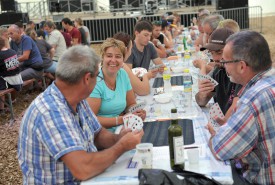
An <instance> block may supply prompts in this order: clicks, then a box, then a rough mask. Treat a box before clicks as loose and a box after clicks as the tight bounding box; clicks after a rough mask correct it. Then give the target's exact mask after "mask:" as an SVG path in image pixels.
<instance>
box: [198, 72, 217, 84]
mask: <svg viewBox="0 0 275 185" xmlns="http://www.w3.org/2000/svg"><path fill="white" fill-rule="evenodd" d="M198 78H199V80H205V79H206V80H210V82H212V83H213V85H214V86H217V85H219V83H218V82H217V81H216V80H214V79H213V78H211V77H210V76H208V75H202V74H198Z"/></svg>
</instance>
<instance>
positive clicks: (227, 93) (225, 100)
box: [195, 28, 241, 117]
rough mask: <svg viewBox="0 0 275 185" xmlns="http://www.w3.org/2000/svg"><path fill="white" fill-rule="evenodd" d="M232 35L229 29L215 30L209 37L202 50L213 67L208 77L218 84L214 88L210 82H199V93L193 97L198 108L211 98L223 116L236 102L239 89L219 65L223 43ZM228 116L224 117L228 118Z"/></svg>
mask: <svg viewBox="0 0 275 185" xmlns="http://www.w3.org/2000/svg"><path fill="white" fill-rule="evenodd" d="M232 34H233V31H231V30H229V29H226V28H221V29H217V30H215V31H214V32H213V34H212V35H211V37H210V39H209V43H208V44H206V45H205V47H204V48H203V49H208V50H209V51H210V52H211V54H212V57H213V60H214V62H215V67H214V70H213V71H212V72H211V74H210V76H211V77H212V78H213V79H214V80H216V81H217V82H218V83H219V84H218V85H217V86H216V87H215V86H214V84H213V83H212V82H211V81H210V80H207V79H203V80H200V82H199V92H198V93H197V94H196V96H195V97H196V101H197V103H198V104H199V105H200V106H205V105H206V104H207V103H208V102H209V100H210V99H211V98H212V97H213V98H214V101H215V102H217V103H218V104H219V105H220V107H221V110H222V111H223V113H224V114H226V112H227V111H228V109H229V108H230V107H231V105H232V104H233V102H235V101H236V100H237V99H236V98H235V97H236V96H237V93H238V92H239V90H240V88H241V86H240V85H237V84H235V83H232V82H230V79H229V78H228V76H227V74H226V71H225V69H224V67H223V66H222V65H221V63H220V61H221V59H222V54H223V48H224V46H225V41H226V39H227V38H228V37H229V36H230V35H232ZM204 68H205V67H204ZM232 108H233V107H232ZM230 110H231V109H230ZM230 112H231V111H228V114H230ZM228 114H227V115H226V117H228Z"/></svg>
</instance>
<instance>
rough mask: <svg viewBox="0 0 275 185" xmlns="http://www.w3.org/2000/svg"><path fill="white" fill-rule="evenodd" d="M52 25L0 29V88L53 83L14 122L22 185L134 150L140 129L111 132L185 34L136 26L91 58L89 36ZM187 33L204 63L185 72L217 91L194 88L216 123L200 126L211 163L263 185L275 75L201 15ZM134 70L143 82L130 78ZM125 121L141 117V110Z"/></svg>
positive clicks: (251, 40) (259, 43)
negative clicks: (215, 108) (226, 163)
mask: <svg viewBox="0 0 275 185" xmlns="http://www.w3.org/2000/svg"><path fill="white" fill-rule="evenodd" d="M61 24H62V27H63V28H64V29H65V30H66V31H65V32H63V31H60V29H59V28H58V26H56V25H55V24H54V23H53V22H51V21H46V22H44V23H43V25H42V26H41V29H40V30H36V31H35V30H34V28H32V26H31V24H30V25H29V27H28V28H27V29H26V30H25V31H24V32H23V30H22V28H20V26H18V25H17V24H14V25H11V26H10V27H9V28H8V30H5V29H2V28H1V29H2V30H0V34H1V38H0V48H1V53H0V56H1V60H0V62H1V63H0V69H1V71H0V74H1V77H2V78H0V89H5V88H9V87H14V88H16V87H19V88H18V89H19V90H20V83H21V84H22V81H24V80H27V79H32V78H36V79H40V78H41V77H42V75H43V73H45V72H46V73H50V74H51V75H55V77H54V76H52V79H54V78H55V80H54V82H53V83H52V84H51V85H50V86H49V87H48V88H47V89H46V90H45V91H44V92H43V93H41V94H40V95H39V96H38V97H37V98H36V99H35V100H34V101H33V102H32V103H31V105H30V106H29V108H28V109H27V111H26V113H25V115H24V117H23V119H22V123H21V127H20V131H19V141H18V160H19V164H20V167H21V169H22V172H23V183H24V184H43V183H45V184H58V183H61V184H64V183H65V184H66V183H78V182H79V181H82V180H86V179H89V178H91V177H94V176H96V175H98V174H99V173H102V172H103V171H104V170H105V169H106V168H108V167H109V166H110V165H111V164H112V163H113V162H114V161H115V160H116V159H117V158H118V157H119V156H120V155H121V154H123V153H124V152H125V151H128V150H131V149H133V148H135V146H136V145H137V144H138V143H140V142H141V138H142V136H143V134H144V132H143V130H140V131H136V132H131V130H129V129H124V127H122V129H121V131H120V132H119V133H115V130H116V129H117V128H118V126H119V125H123V116H124V115H125V114H126V113H128V110H129V108H131V106H133V105H135V104H136V100H135V96H136V95H139V96H145V95H148V94H150V83H149V81H150V79H153V78H155V77H156V76H157V75H161V74H162V73H163V72H164V68H165V67H166V66H165V64H164V62H163V61H162V58H167V57H169V56H171V55H176V51H175V50H176V45H177V43H176V42H175V41H176V40H177V39H178V38H179V36H181V35H184V32H185V31H186V30H188V28H185V27H184V26H182V25H181V24H182V23H181V20H180V16H179V15H178V14H177V13H171V14H165V15H164V16H163V17H162V18H160V20H157V21H153V22H150V21H148V20H139V21H138V22H137V23H136V25H135V27H134V38H133V39H132V38H131V36H130V35H129V34H128V33H124V32H118V33H116V34H115V35H114V36H113V38H106V40H105V41H104V42H103V43H102V45H101V50H100V52H101V53H100V54H101V56H100V57H99V56H98V55H97V54H96V53H95V52H94V51H93V50H92V49H90V48H89V47H87V45H89V44H90V40H91V37H90V33H89V30H88V29H87V27H85V26H84V25H83V21H82V20H81V19H80V18H77V19H75V21H74V24H73V22H72V21H71V20H70V19H69V18H64V19H63V20H62V21H61ZM59 26H60V25H59ZM189 29H190V30H189V33H190V40H189V41H188V42H189V44H192V45H193V46H194V50H195V51H196V52H204V53H207V54H208V56H209V57H210V59H211V60H210V62H207V61H206V60H202V59H195V60H194V61H193V64H194V67H196V68H199V71H200V73H201V74H203V75H208V76H210V77H212V78H213V79H214V80H216V81H217V82H218V85H216V86H215V85H214V84H213V83H212V82H211V81H210V80H208V79H202V80H199V82H198V87H199V89H198V92H197V93H196V94H195V100H196V102H197V104H198V105H199V106H202V107H204V106H206V105H207V104H208V103H209V102H210V101H211V99H213V101H214V102H215V103H218V104H219V106H220V107H221V110H222V112H223V113H224V114H225V117H224V118H218V117H217V118H215V119H216V121H217V122H218V123H219V124H220V125H221V127H220V129H219V130H214V129H213V127H212V125H211V124H210V123H209V124H207V129H208V130H209V132H210V134H211V137H210V139H209V143H208V144H209V147H210V149H211V151H212V153H213V155H214V156H215V157H216V158H217V159H218V160H232V161H234V164H236V165H238V166H239V168H241V169H240V171H242V172H243V173H240V175H241V176H242V177H243V178H242V181H243V183H244V184H249V183H255V184H273V181H274V180H273V179H274V178H275V175H274V172H273V171H274V170H275V162H274V160H273V159H274V156H275V152H274V141H273V140H274V134H273V133H274V132H275V122H274V117H275V108H274V107H275V101H274V100H275V98H274V96H275V79H274V78H275V77H274V76H275V72H274V69H272V67H271V66H272V61H271V58H270V51H269V47H268V44H267V42H266V40H265V39H264V38H263V37H262V36H261V35H260V34H259V33H257V32H254V31H240V28H239V26H238V23H237V22H236V21H234V20H232V19H224V18H223V16H221V15H218V14H210V12H209V11H208V10H205V9H200V10H199V12H198V15H197V18H193V23H192V25H190V27H189ZM7 33H8V35H7ZM8 36H9V37H10V42H9V37H8ZM44 38H45V39H44ZM153 65H160V67H159V68H152V67H151V66H153ZM7 66H9V67H7ZM134 68H144V69H146V71H147V73H146V74H144V75H143V76H140V75H139V74H134V73H133V71H132V69H134ZM10 78H16V79H17V83H11V82H10V81H9V79H10ZM0 108H1V109H2V108H3V106H2V107H1V104H0ZM133 114H135V115H137V116H139V117H140V118H141V119H142V120H144V119H145V118H146V111H145V110H138V111H136V112H134V113H133ZM38 123H39V124H38ZM34 146H35V147H34ZM233 167H234V168H235V166H233Z"/></svg>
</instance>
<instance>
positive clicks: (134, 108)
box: [128, 102, 146, 113]
mask: <svg viewBox="0 0 275 185" xmlns="http://www.w3.org/2000/svg"><path fill="white" fill-rule="evenodd" d="M145 105H146V103H145V102H141V103H138V104H135V105H133V106H131V107H130V108H129V109H128V112H130V113H134V112H136V111H138V110H142V109H144V107H145Z"/></svg>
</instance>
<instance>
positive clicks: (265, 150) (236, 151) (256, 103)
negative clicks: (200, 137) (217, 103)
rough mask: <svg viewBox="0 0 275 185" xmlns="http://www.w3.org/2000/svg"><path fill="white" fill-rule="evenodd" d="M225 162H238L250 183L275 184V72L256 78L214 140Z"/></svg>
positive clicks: (246, 88) (215, 146)
mask: <svg viewBox="0 0 275 185" xmlns="http://www.w3.org/2000/svg"><path fill="white" fill-rule="evenodd" d="M212 145H213V149H214V151H215V153H216V155H217V156H218V157H219V158H220V159H222V160H229V159H236V160H237V159H238V160H241V162H242V164H244V165H245V167H246V168H245V170H246V171H245V172H244V173H243V176H244V177H245V178H246V179H247V180H248V181H249V182H251V183H256V184H265V185H266V184H275V160H274V159H275V70H274V69H272V70H270V71H266V72H264V73H261V74H258V75H256V76H254V77H253V78H252V79H251V80H250V81H249V82H248V84H247V85H246V86H245V87H243V89H242V91H241V92H240V99H239V101H238V103H237V108H236V110H235V112H234V113H233V115H232V116H231V117H230V118H229V119H228V122H227V123H226V124H225V125H223V126H221V127H220V129H219V130H218V131H217V133H216V135H215V136H214V137H213V139H212Z"/></svg>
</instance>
